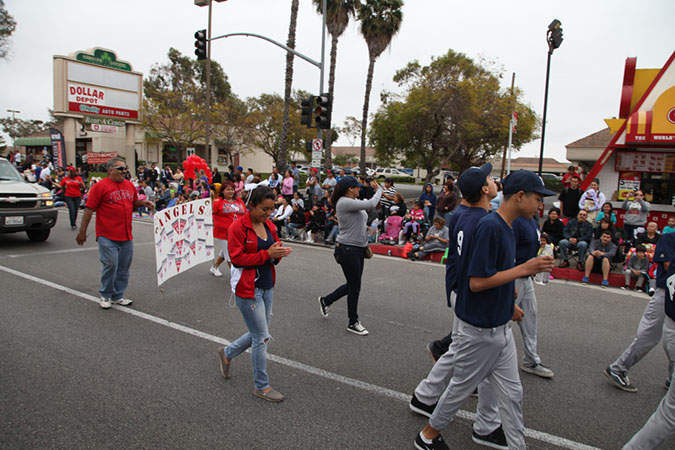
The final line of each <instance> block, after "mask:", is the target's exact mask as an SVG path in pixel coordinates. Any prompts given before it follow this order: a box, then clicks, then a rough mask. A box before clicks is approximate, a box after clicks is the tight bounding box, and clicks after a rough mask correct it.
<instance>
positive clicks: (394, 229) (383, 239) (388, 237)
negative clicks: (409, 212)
mask: <svg viewBox="0 0 675 450" xmlns="http://www.w3.org/2000/svg"><path fill="white" fill-rule="evenodd" d="M402 222H403V217H400V216H389V217H388V218H387V220H385V221H384V233H382V234H381V235H380V237H379V239H380V243H381V244H388V245H396V244H397V243H398V242H400V239H402V236H401V235H402V233H403V226H402V225H401V223H402Z"/></svg>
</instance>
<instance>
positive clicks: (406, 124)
mask: <svg viewBox="0 0 675 450" xmlns="http://www.w3.org/2000/svg"><path fill="white" fill-rule="evenodd" d="M500 78H501V73H499V72H497V71H495V70H494V69H490V68H488V67H487V64H485V63H476V62H474V61H473V60H472V59H470V58H469V57H467V56H466V55H464V54H462V53H456V52H454V51H452V50H449V51H448V53H446V54H445V55H443V56H441V57H438V58H434V59H432V62H431V64H430V65H429V66H425V67H422V66H420V64H419V63H418V62H417V61H413V62H411V63H409V64H408V65H407V66H406V67H405V68H403V69H401V70H399V71H398V72H397V73H396V74H395V76H394V81H395V82H397V83H398V84H399V86H402V87H405V91H404V92H403V93H402V94H392V93H387V94H386V95H384V98H385V101H384V103H383V104H382V106H381V107H380V109H379V110H378V112H377V113H376V114H375V118H374V119H373V124H372V128H371V133H370V137H371V140H372V142H373V143H374V145H375V147H376V152H377V155H378V157H385V156H386V157H391V156H393V155H396V156H398V157H399V158H402V159H405V160H406V161H407V162H408V163H411V164H414V165H419V166H421V167H423V168H424V169H425V170H426V171H427V181H429V180H431V179H433V177H435V176H436V175H437V174H438V173H439V172H440V168H441V167H442V165H444V164H450V165H453V166H454V167H456V168H457V169H459V171H460V172H461V171H464V170H466V169H467V168H469V167H471V166H473V165H480V164H483V163H485V162H486V161H487V160H489V159H491V158H492V157H493V156H494V154H495V153H496V152H497V151H498V150H499V149H500V148H502V147H503V146H504V144H505V143H506V141H507V138H508V121H509V119H510V111H511V109H512V108H513V104H514V103H513V102H514V97H512V96H511V94H510V92H508V91H506V90H504V89H502V88H501V87H500V83H499V80H500ZM514 96H515V105H516V106H515V108H516V111H518V114H519V116H518V117H519V121H518V133H517V135H514V136H515V139H514V146H515V147H516V148H519V147H520V146H522V145H523V144H525V143H527V142H530V141H531V140H533V139H535V138H536V136H535V130H536V127H537V117H536V114H535V113H534V111H533V110H532V108H530V107H529V106H528V105H525V104H523V103H521V102H520V101H518V99H519V98H520V97H522V92H520V91H519V90H516V91H515V94H514ZM521 118H522V121H521Z"/></svg>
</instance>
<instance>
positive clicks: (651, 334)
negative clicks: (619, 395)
mask: <svg viewBox="0 0 675 450" xmlns="http://www.w3.org/2000/svg"><path fill="white" fill-rule="evenodd" d="M665 297H666V291H665V289H663V288H656V292H655V293H654V296H653V297H652V298H651V300H649V303H647V307H646V308H645V312H644V313H642V318H641V319H640V325H638V330H637V336H635V339H634V340H633V342H632V343H631V344H630V345H629V346H628V348H627V349H626V350H625V351H624V352H623V354H622V355H621V356H619V359H617V360H616V361H614V363H612V365H611V367H612V370H613V371H615V372H619V373H627V372H628V371H629V370H630V369H631V367H633V366H634V365H635V364H637V363H639V362H640V360H641V359H642V358H644V357H645V355H647V353H649V352H650V351H651V349H653V348H654V347H655V346H656V344H658V343H659V342H660V341H661V334H662V330H663V318H664V317H665V316H666V312H665V305H664V301H665ZM672 376H673V364H670V365H669V367H668V378H672Z"/></svg>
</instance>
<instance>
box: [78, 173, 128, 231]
mask: <svg viewBox="0 0 675 450" xmlns="http://www.w3.org/2000/svg"><path fill="white" fill-rule="evenodd" d="M136 200H138V193H137V192H136V189H135V188H134V185H133V184H132V183H131V181H129V180H124V181H122V182H121V183H116V182H114V181H112V180H111V179H110V178H104V179H103V180H101V181H99V182H98V183H96V184H95V185H94V186H92V188H91V189H90V190H89V198H88V199H87V205H86V206H87V208H90V209H93V210H94V211H96V237H97V238H98V237H99V236H103V237H105V238H108V239H110V240H113V241H130V240H132V239H133V236H132V235H131V213H132V212H133V210H134V202H135V201H136Z"/></svg>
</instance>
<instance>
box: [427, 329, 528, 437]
mask: <svg viewBox="0 0 675 450" xmlns="http://www.w3.org/2000/svg"><path fill="white" fill-rule="evenodd" d="M456 320H457V322H458V325H457V341H456V342H457V343H456V344H455V342H453V343H452V346H451V347H455V368H454V372H455V373H454V376H453V377H452V379H451V380H450V384H449V385H448V387H447V389H446V390H445V392H443V395H442V396H441V398H440V400H439V401H438V406H436V409H435V410H434V413H433V414H432V415H431V418H430V419H429V425H431V427H432V428H434V429H435V430H442V429H444V428H445V427H447V426H448V424H450V422H451V421H452V419H453V418H454V417H455V414H457V411H459V408H460V407H461V406H462V405H463V404H464V402H466V400H467V399H468V398H469V397H471V394H472V393H473V391H474V390H475V389H476V388H477V387H478V386H479V385H480V384H481V383H482V382H483V381H484V380H485V379H488V380H489V381H490V385H491V386H492V388H493V389H494V392H495V395H496V397H497V401H498V404H499V414H500V417H501V419H502V425H503V428H504V434H506V440H507V442H508V444H509V448H517V449H524V448H525V447H526V446H525V434H524V430H525V427H524V425H523V387H522V385H521V384H520V375H519V373H518V355H517V354H516V344H515V341H514V340H513V332H512V330H511V325H510V324H506V325H502V326H500V327H495V328H478V327H474V326H473V325H470V324H468V323H466V322H464V321H463V320H461V319H459V318H458V319H456ZM479 398H480V394H479Z"/></svg>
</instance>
